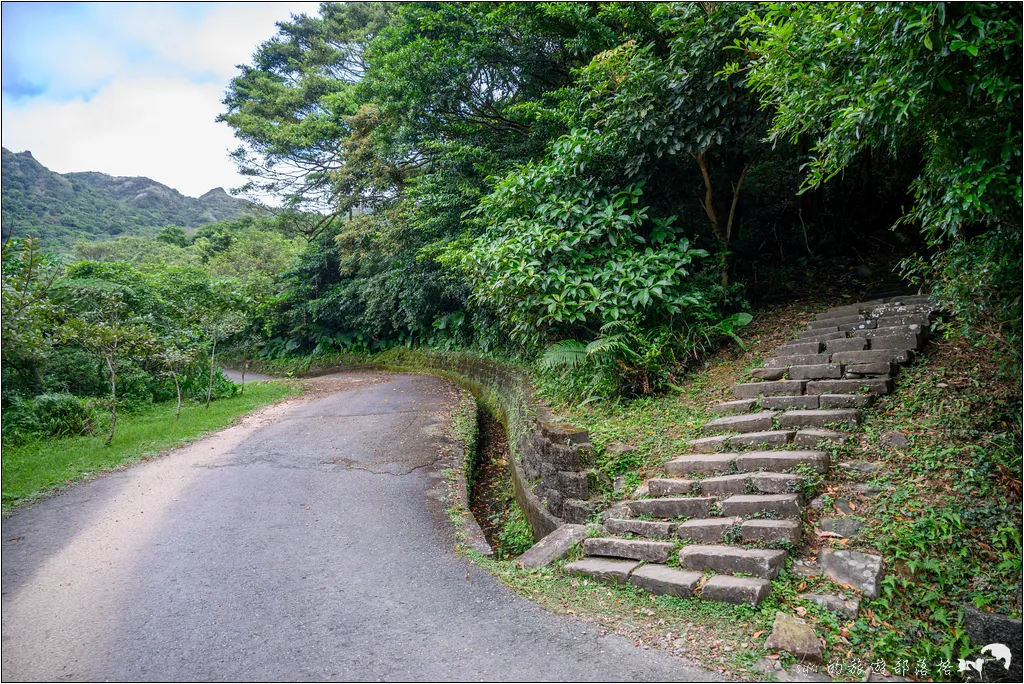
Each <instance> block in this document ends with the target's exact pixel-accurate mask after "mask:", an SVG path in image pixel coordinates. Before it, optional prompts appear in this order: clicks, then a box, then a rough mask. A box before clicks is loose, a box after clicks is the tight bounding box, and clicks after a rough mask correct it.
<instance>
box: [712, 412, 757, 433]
mask: <svg viewBox="0 0 1024 684" xmlns="http://www.w3.org/2000/svg"><path fill="white" fill-rule="evenodd" d="M774 417H775V413H774V412H772V411H761V412H760V413H749V414H746V415H742V416H725V417H724V418H715V419H714V420H710V421H708V422H707V423H705V424H704V425H703V427H701V429H700V431H701V432H703V433H705V434H717V433H722V432H762V431H764V430H771V429H772V418H774Z"/></svg>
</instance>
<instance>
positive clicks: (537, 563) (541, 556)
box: [519, 525, 587, 570]
mask: <svg viewBox="0 0 1024 684" xmlns="http://www.w3.org/2000/svg"><path fill="white" fill-rule="evenodd" d="M586 536H587V528H586V527H584V526H583V525H562V526H561V527H559V528H558V529H556V530H555V531H554V532H552V533H551V534H549V535H548V536H546V537H544V538H543V539H541V540H540V541H539V542H537V543H536V544H534V545H533V546H531V547H530V549H529V550H528V551H527V552H526V553H524V554H523V555H522V556H520V557H519V565H520V567H523V568H526V569H527V570H536V569H537V568H543V567H545V566H546V565H549V564H551V563H552V562H553V561H555V560H557V559H559V558H562V557H563V556H565V554H567V553H569V549H571V548H572V545H573V544H579V543H580V542H582V541H583V540H584V538H586Z"/></svg>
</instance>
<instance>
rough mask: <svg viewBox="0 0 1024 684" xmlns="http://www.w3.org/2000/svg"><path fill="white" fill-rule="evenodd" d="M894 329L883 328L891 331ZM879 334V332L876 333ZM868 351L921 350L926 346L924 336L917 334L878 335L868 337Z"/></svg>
mask: <svg viewBox="0 0 1024 684" xmlns="http://www.w3.org/2000/svg"><path fill="white" fill-rule="evenodd" d="M891 329H892V328H883V330H891ZM875 332H877V331H875ZM866 339H867V340H868V351H872V350H874V351H881V350H884V349H893V350H901V349H920V348H921V347H923V346H924V339H925V338H924V335H921V334H917V333H903V332H900V333H894V334H891V335H878V336H876V337H868V338H866Z"/></svg>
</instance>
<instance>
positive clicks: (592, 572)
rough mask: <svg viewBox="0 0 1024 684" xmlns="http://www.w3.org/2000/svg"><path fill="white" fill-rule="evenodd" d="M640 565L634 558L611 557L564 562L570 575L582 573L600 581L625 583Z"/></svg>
mask: <svg viewBox="0 0 1024 684" xmlns="http://www.w3.org/2000/svg"><path fill="white" fill-rule="evenodd" d="M639 566H640V563H638V562H637V561H634V560H616V559H613V558H584V559H583V560H578V561H573V562H572V563H566V564H565V571H566V572H567V573H569V574H570V575H583V576H584V577H591V578H593V579H596V580H598V581H602V582H609V581H610V582H615V583H616V584H625V583H626V582H627V580H629V576H630V574H631V573H632V572H633V571H634V570H636V569H637V568H638V567H639Z"/></svg>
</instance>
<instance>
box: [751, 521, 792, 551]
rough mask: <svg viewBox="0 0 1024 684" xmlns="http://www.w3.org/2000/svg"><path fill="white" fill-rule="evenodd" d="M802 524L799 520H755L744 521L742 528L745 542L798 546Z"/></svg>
mask: <svg viewBox="0 0 1024 684" xmlns="http://www.w3.org/2000/svg"><path fill="white" fill-rule="evenodd" d="M802 527H803V526H802V524H801V523H800V521H799V520H771V519H767V518H754V519H751V520H744V521H743V524H742V525H741V526H740V530H741V532H742V534H743V541H744V542H746V543H748V544H751V543H756V542H765V543H770V542H777V541H786V542H789V543H790V544H793V545H796V544H799V543H800V532H801V528H802Z"/></svg>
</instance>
